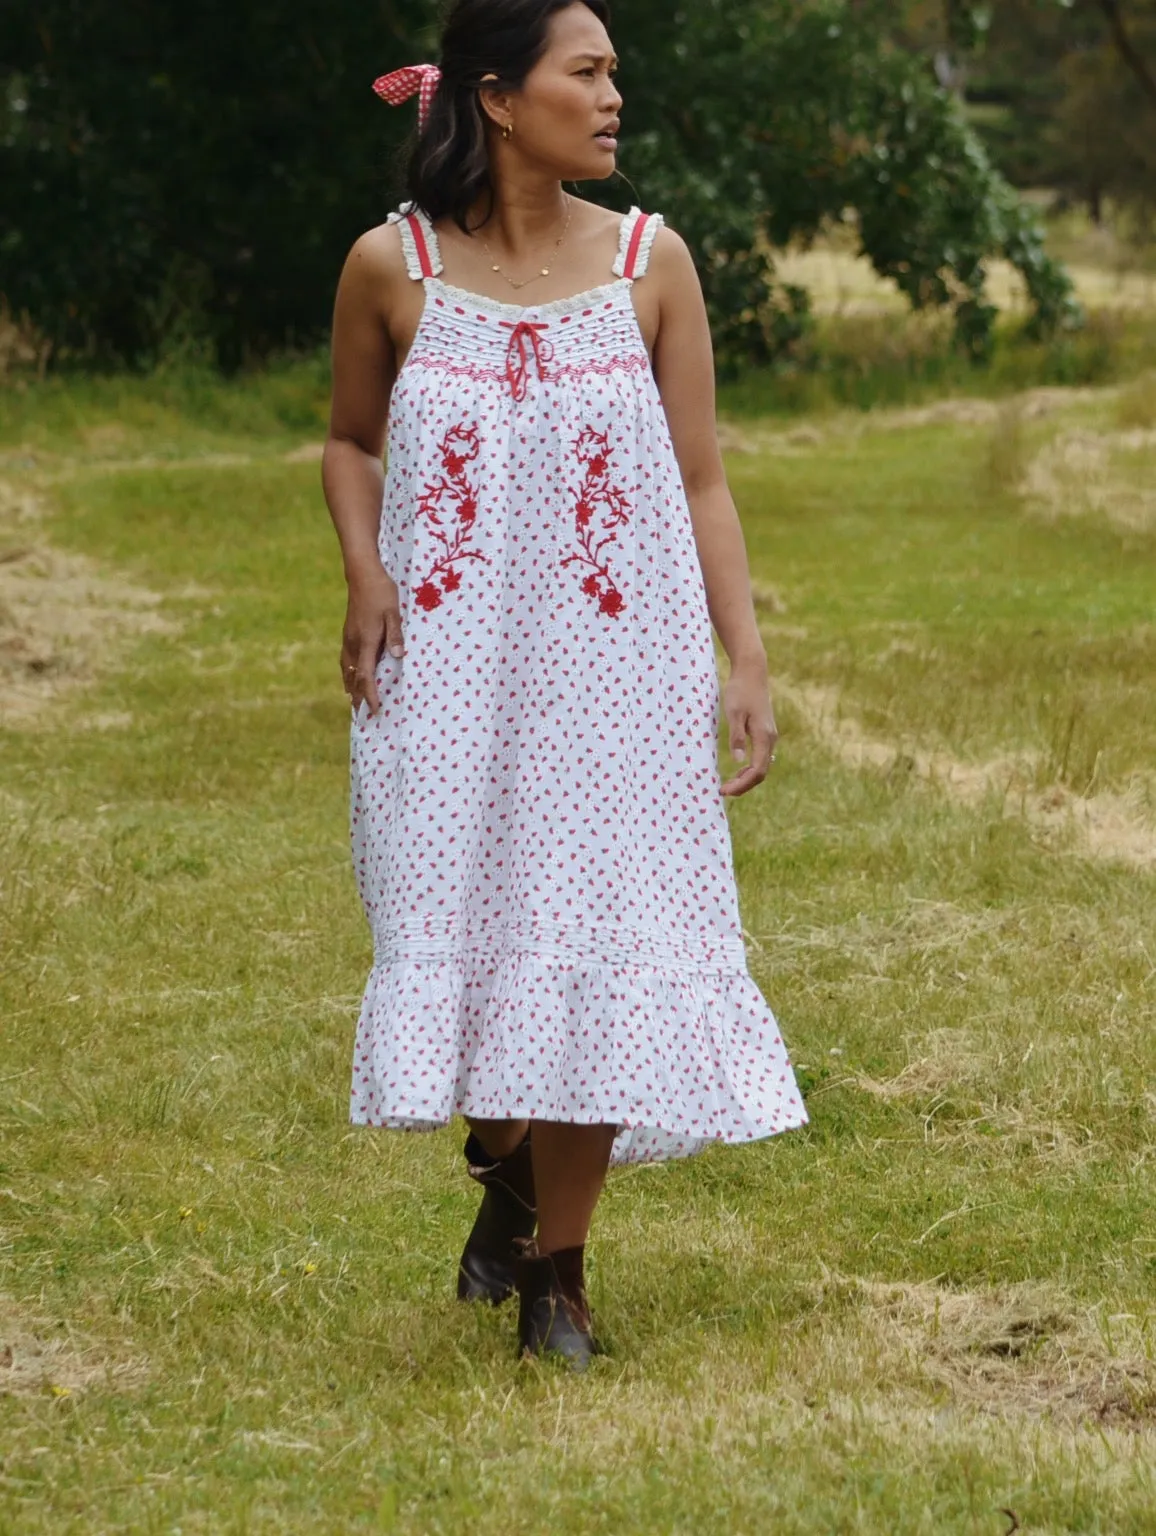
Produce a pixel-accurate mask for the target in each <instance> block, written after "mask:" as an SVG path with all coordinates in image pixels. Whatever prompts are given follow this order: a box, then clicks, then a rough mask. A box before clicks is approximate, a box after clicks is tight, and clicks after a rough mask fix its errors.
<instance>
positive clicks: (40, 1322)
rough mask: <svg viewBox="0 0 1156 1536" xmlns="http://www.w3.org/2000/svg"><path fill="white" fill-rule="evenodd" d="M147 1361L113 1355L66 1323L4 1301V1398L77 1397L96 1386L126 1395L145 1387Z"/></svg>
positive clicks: (0, 1342) (0, 1332) (0, 1366)
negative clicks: (141, 1386) (53, 1320)
mask: <svg viewBox="0 0 1156 1536" xmlns="http://www.w3.org/2000/svg"><path fill="white" fill-rule="evenodd" d="M145 1371H146V1367H145V1362H144V1361H143V1360H141V1359H139V1358H130V1357H128V1356H123V1355H117V1354H115V1353H111V1352H110V1351H109V1350H108V1349H107V1348H105V1347H103V1346H101V1345H98V1344H96V1343H95V1342H94V1341H93V1340H91V1339H88V1338H86V1337H84V1336H83V1335H82V1334H80V1333H78V1332H77V1331H76V1330H75V1329H73V1328H72V1327H71V1326H70V1325H69V1324H68V1323H66V1322H55V1323H53V1322H49V1321H48V1320H47V1319H45V1318H42V1317H37V1316H35V1315H34V1314H33V1313H32V1312H31V1311H30V1310H29V1309H28V1308H26V1307H22V1306H20V1305H19V1304H18V1303H17V1302H15V1301H13V1300H12V1299H11V1298H10V1297H6V1296H0V1396H2V1395H4V1394H9V1395H11V1396H13V1397H38V1396H41V1395H43V1394H45V1393H48V1394H50V1395H51V1396H53V1397H59V1398H65V1397H74V1396H76V1395H77V1394H79V1393H81V1392H84V1391H87V1390H88V1389H90V1388H93V1387H103V1388H105V1389H111V1390H113V1391H117V1392H126V1391H131V1390H133V1389H135V1388H136V1387H138V1386H140V1384H141V1382H142V1381H143V1380H144V1377H145Z"/></svg>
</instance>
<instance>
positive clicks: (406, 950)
mask: <svg viewBox="0 0 1156 1536" xmlns="http://www.w3.org/2000/svg"><path fill="white" fill-rule="evenodd" d="M389 222H391V223H396V224H398V226H399V232H400V234H401V238H402V243H403V248H404V251H405V258H406V266H407V270H408V272H409V275H410V276H411V277H412V278H414V279H415V280H417V281H421V282H423V283H424V285H425V303H424V310H423V313H422V317H421V322H420V324H419V326H418V330H417V334H416V336H415V338H414V342H413V345H412V348H411V350H410V352H409V354H408V355H407V357H406V359H405V362H404V364H403V366H402V368H401V370H400V372H399V374H398V377H397V380H396V382H395V384H394V388H393V394H392V398H391V401H390V408H389V426H388V467H387V473H386V480H385V492H384V497H383V503H382V510H381V524H380V535H379V544H378V547H379V552H380V556H381V560H382V564H383V565H384V567H385V569H386V570H387V571H388V573H389V574H390V576H391V577H392V578H393V580H394V581H395V582H396V583H397V585H398V588H399V590H400V593H401V603H402V625H403V631H404V636H405V648H406V653H405V656H404V657H402V658H395V657H393V656H391V655H389V653H388V652H385V653H384V654H383V655H382V657H381V660H380V663H379V665H378V668H377V683H378V688H379V690H380V694H381V699H382V709H381V712H380V714H378V715H377V716H372V715H370V713H369V710H368V707H367V706H365V705H364V704H362V705H361V706H359V708H358V710H357V711H356V712H355V713H354V714H353V718H352V736H351V791H352V794H351V808H350V832H351V842H352V849H353V859H354V868H355V872H356V877H357V883H358V889H359V892H360V896H361V900H362V903H363V905H364V908H365V911H366V914H367V916H368V918H369V922H370V926H371V928H372V932H373V942H374V964H373V968H372V970H371V972H370V975H369V979H368V981H367V984H366V987H365V992H364V997H363V1000H362V1005H361V1012H360V1018H359V1021H358V1027H357V1034H356V1043H355V1048H354V1062H353V1090H352V1102H351V1109H350V1118H351V1120H352V1121H353V1122H354V1123H355V1124H362V1125H373V1126H387V1127H392V1128H405V1129H415V1130H431V1129H434V1128H435V1127H438V1126H442V1125H445V1124H446V1123H447V1122H448V1121H449V1119H450V1118H451V1116H453V1115H454V1114H463V1115H469V1116H475V1117H478V1118H482V1119H505V1118H523V1117H529V1118H530V1119H531V1120H533V1119H545V1120H559V1121H567V1122H572V1123H579V1124H594V1123H602V1124H613V1125H615V1126H617V1127H618V1133H617V1135H616V1137H615V1140H614V1145H613V1150H612V1153H611V1162H612V1163H613V1164H622V1163H635V1162H650V1161H656V1160H658V1159H662V1158H668V1157H678V1156H684V1155H687V1154H690V1153H693V1152H696V1151H698V1150H699V1149H700V1148H702V1147H703V1146H705V1145H706V1144H707V1143H708V1142H712V1141H724V1142H745V1141H751V1140H754V1139H756V1138H760V1137H765V1136H770V1135H773V1134H774V1133H776V1132H778V1131H784V1130H787V1129H789V1128H790V1127H792V1126H798V1125H801V1124H803V1123H805V1121H806V1119H807V1116H806V1113H805V1111H804V1108H803V1105H802V1102H801V1100H800V1095H799V1092H798V1088H797V1086H796V1083H795V1079H794V1075H793V1073H792V1070H791V1066H790V1063H789V1061H788V1058H787V1053H786V1049H785V1047H784V1045H783V1042H782V1039H781V1038H780V1035H779V1029H778V1026H777V1024H776V1023H775V1019H774V1016H773V1014H772V1013H771V1010H770V1008H769V1007H768V1005H767V1003H766V1001H765V999H764V998H763V996H762V993H761V992H760V990H759V988H758V987H757V985H756V984H755V982H754V980H753V978H752V977H751V975H750V973H749V971H748V969H747V962H746V952H745V949H744V944H743V936H742V928H741V925H740V919H739V910H738V900H737V891H736V887H735V879H734V870H733V862H732V849H731V842H730V828H729V823H728V821H727V815H726V809H725V800H724V797H723V796H722V795H721V794H720V792H719V787H720V784H721V782H722V781H721V777H720V773H719V768H718V759H717V741H718V736H717V731H718V711H719V680H718V672H717V669H716V663H715V654H714V648H713V642H712V635H711V625H710V619H709V615H708V612H707V604H706V592H705V587H704V584H703V579H702V572H701V568H700V565H699V561H698V555H697V550H696V546H695V541H694V536H693V530H692V526H691V520H690V511H689V507H688V504H687V499H686V495H685V491H684V487H683V483H682V477H681V474H680V471H679V467H678V463H677V460H676V458H675V455H674V450H673V446H672V443H671V438H670V434H669V430H668V426H667V422H666V415H665V412H664V410H663V408H662V403H661V400H660V398H659V394H658V388H657V385H656V383H655V379H654V375H653V373H652V371H651V366H650V361H649V358H648V356H647V352H646V346H645V343H644V341H643V338H642V334H641V332H640V330H639V327H638V322H637V319H636V316H635V311H634V306H633V303H632V300H631V286H632V283H634V282H636V281H638V280H639V279H640V278H641V277H642V276H643V275H644V273H645V272H646V266H647V259H648V256H649V253H650V247H651V244H652V242H653V239H654V235H655V232H656V230H657V228H658V226H659V225H660V224H661V222H662V218H661V215H659V214H649V215H648V214H644V213H642V212H641V211H640V210H639V209H638V208H632V209H631V211H630V212H629V213H628V214H627V215H625V216H624V218H623V220H622V226H621V235H620V241H619V248H618V254H617V257H616V259H615V261H614V264H613V269H612V270H613V272H614V274H615V276H616V280H615V281H613V282H610V281H608V282H607V283H606V284H604V285H603V286H601V287H597V288H593V289H590V290H589V291H588V292H585V293H580V294H576V295H575V296H574V297H573V298H569V299H562V300H559V301H557V302H554V303H546V304H532V305H528V306H519V305H513V304H504V303H502V302H500V301H498V300H495V299H490V298H485V297H483V296H480V295H478V294H475V293H469V292H465V291H463V290H461V289H458V288H454V287H451V286H450V285H449V284H447V283H445V282H443V281H442V280H441V279H440V278H439V276H438V273H440V272H441V271H442V262H441V257H440V253H439V251H438V242H437V238H436V235H435V232H434V229H433V226H432V224H431V222H430V220H429V219H428V218H427V217H426V216H425V214H424V213H423V212H422V211H421V210H420V209H418V208H416V207H415V206H414V205H413V204H405V205H403V206H402V207H401V208H399V209H398V210H397V211H395V212H394V213H391V214H390V215H389Z"/></svg>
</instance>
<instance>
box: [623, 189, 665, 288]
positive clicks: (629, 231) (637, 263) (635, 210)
mask: <svg viewBox="0 0 1156 1536" xmlns="http://www.w3.org/2000/svg"><path fill="white" fill-rule="evenodd" d="M643 217H644V215H643V212H642V209H641V208H639V207H638V205H637V203H636V204H634V206H633V207H632V208H631V210H630V212H629V213H628V214H626V215H625V216H624V217H623V220H622V224H621V227H620V228H619V231H618V255H617V256H615V258H614V265H613V267H612V268H611V271H613V272H616V273H617V274H618V276H619V277H621V276H622V274H623V273H624V272H625V271H626V253H627V251H628V250H629V249H630V241H631V238H632V236H633V234H634V226H635V225H636V224H637V223H638V221H639V219H641V218H643ZM645 217H646V228H645V229H644V230H643V231H642V239H641V240H640V241H639V243H638V254H637V256H636V257H635V259H634V277H635V278H639V277H645V276H646V265H647V262H649V260H650V247H651V246H652V245H653V244H654V237H655V235H656V234H657V233H658V229H659V226H660V225H661V224H662V223H663V218H662V214H661V213H652V214H649V215H646V216H645Z"/></svg>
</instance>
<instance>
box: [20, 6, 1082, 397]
mask: <svg viewBox="0 0 1156 1536" xmlns="http://www.w3.org/2000/svg"><path fill="white" fill-rule="evenodd" d="M892 12H893V7H891V6H890V5H888V4H884V3H883V0H728V3H726V4H724V3H722V0H695V3H694V4H693V5H690V4H687V5H686V6H685V8H682V9H679V8H676V9H674V10H673V11H672V10H671V9H670V6H669V4H668V3H666V0H661V3H660V0H633V3H632V5H631V7H630V9H629V12H628V13H627V12H624V13H623V15H622V17H621V18H620V20H619V22H618V24H617V25H616V27H615V39H616V44H617V46H618V48H619V51H620V53H621V54H622V56H623V66H624V67H623V72H622V76H621V83H622V85H623V89H624V95H625V97H626V100H627V105H626V108H625V111H624V114H623V123H624V126H623V136H622V144H623V152H622V163H623V165H624V167H625V168H626V170H627V171H628V173H629V175H630V178H631V181H632V182H633V183H634V186H635V187H637V188H638V193H637V195H638V196H639V197H640V199H641V200H642V201H644V202H646V203H647V204H649V205H650V206H652V207H659V208H662V209H663V211H664V212H665V213H666V214H667V215H668V217H669V218H670V220H671V222H672V223H673V224H675V225H676V227H678V228H680V229H681V230H682V231H683V233H684V234H685V235H686V236H687V238H688V240H689V242H690V244H691V246H692V248H693V249H694V250H695V252H696V255H697V258H698V260H699V263H700V270H701V271H702V274H703V280H704V286H705V289H706V292H707V297H708V301H709V304H710V308H711V314H712V320H713V323H714V327H715V333H716V339H717V342H718V346H719V356H720V361H721V362H722V364H723V366H724V367H728V366H731V365H734V364H737V363H739V362H741V361H748V360H754V361H765V360H767V359H769V358H772V357H774V356H775V355H777V353H778V352H779V351H780V349H781V348H782V347H783V346H784V345H786V344H788V343H789V342H790V339H791V338H792V336H794V335H795V334H797V332H798V329H799V327H800V325H801V324H802V316H803V312H804V310H805V299H804V296H803V295H801V294H800V293H799V292H798V291H797V290H787V289H782V288H780V287H778V286H777V285H776V282H775V276H774V265H773V260H772V257H771V255H770V252H769V249H768V242H770V243H772V244H774V243H781V242H784V241H786V240H788V239H789V238H791V237H793V236H796V235H801V236H804V237H806V236H808V235H811V234H814V233H815V232H816V231H817V230H818V229H820V228H821V226H822V224H823V223H824V221H825V220H827V219H830V218H841V217H843V216H844V214H845V212H846V210H853V211H854V214H855V216H856V218H857V222H858V227H859V228H860V230H861V233H862V241H863V248H864V250H865V251H866V253H867V254H868V255H869V256H870V257H871V259H872V260H873V261H874V262H875V264H876V266H877V267H878V269H879V270H880V271H881V272H884V273H887V274H888V275H890V276H893V277H894V278H895V280H896V281H897V282H898V283H899V285H900V287H901V288H902V289H903V290H904V292H905V293H907V294H908V295H909V297H910V298H911V300H912V302H913V303H915V304H941V305H947V306H949V307H950V308H951V309H952V310H953V311H954V313H955V315H956V319H957V323H958V329H959V334H960V336H961V338H962V339H963V341H964V342H965V344H966V345H967V346H968V347H969V348H970V349H971V350H972V351H973V352H975V353H976V354H977V355H982V353H983V351H984V349H985V346H986V343H987V339H988V336H989V334H990V325H991V320H992V316H993V311H992V308H991V305H990V304H989V303H988V301H987V299H986V297H985V294H984V265H985V261H986V259H987V257H989V256H990V255H993V254H1003V255H1006V256H1008V257H1009V258H1010V259H1011V260H1012V261H1013V262H1015V263H1016V265H1017V266H1019V267H1020V269H1021V270H1022V271H1023V273H1024V275H1025V278H1026V279H1027V283H1028V288H1029V291H1030V293H1031V295H1032V297H1033V299H1034V301H1035V305H1036V319H1037V323H1038V324H1039V325H1040V326H1041V327H1046V326H1051V325H1056V324H1062V323H1064V322H1065V321H1067V320H1069V319H1070V318H1072V317H1073V315H1074V309H1073V306H1072V303H1071V297H1070V290H1069V288H1068V285H1067V281H1066V279H1065V277H1064V275H1063V273H1062V272H1061V271H1060V270H1059V269H1058V268H1057V267H1056V266H1055V265H1054V264H1053V263H1051V262H1050V261H1048V260H1047V258H1046V257H1045V255H1044V253H1043V249H1042V245H1041V243H1040V239H1039V235H1038V232H1037V231H1036V229H1035V227H1034V225H1033V224H1032V222H1031V220H1030V218H1029V217H1028V216H1027V215H1026V214H1025V213H1024V211H1023V210H1022V209H1021V208H1020V206H1019V204H1018V202H1017V200H1016V197H1015V195H1014V193H1013V192H1012V191H1011V189H1010V187H1009V186H1008V185H1007V183H1006V182H1005V181H1004V180H1002V179H1001V177H1000V176H999V175H998V174H997V173H996V172H995V170H994V169H993V167H992V165H991V164H990V163H989V161H988V159H987V156H986V155H985V153H984V151H983V149H982V147H981V145H980V143H979V141H978V139H977V138H976V136H975V134H974V133H973V132H972V130H971V129H970V128H969V126H968V124H967V122H966V120H965V119H964V116H963V114H962V112H961V110H960V107H959V103H958V101H957V99H956V97H955V95H954V94H953V92H952V91H951V90H949V89H945V88H944V87H943V86H942V85H941V84H940V83H939V82H938V81H937V79H936V77H935V74H934V71H933V69H931V68H930V67H929V66H928V64H927V62H926V60H924V59H923V58H921V57H919V56H917V55H916V54H913V53H912V52H910V51H905V50H903V49H901V48H897V47H895V46H894V45H893V42H892V38H891V31H892V19H893V18H892ZM435 41H436V18H435V15H434V11H433V7H432V5H431V4H430V3H428V0H376V3H375V4H370V5H364V4H359V5H356V6H355V5H353V4H352V3H350V0H334V3H332V4H331V5H329V6H328V7H326V9H325V11H324V13H322V12H320V11H319V10H318V9H317V8H316V6H310V5H305V4H302V3H300V0H279V3H277V4H273V3H272V0H247V3H243V4H237V3H235V0H234V3H232V4H225V3H224V0H203V3H202V4H201V5H199V6H196V7H175V6H165V5H157V4H155V3H146V0H115V3H114V0H86V3H85V4H84V5H83V6H82V5H79V4H77V3H76V0H8V5H7V6H6V7H5V9H4V12H3V17H2V20H0V81H2V82H3V93H2V94H0V103H3V104H4V105H2V106H0V112H2V113H3V116H2V117H0V187H2V188H3V194H2V195H3V199H4V208H3V220H2V223H0V293H3V294H5V295H6V296H7V298H8V299H9V301H10V302H11V303H12V304H13V306H14V307H17V308H27V309H28V310H29V311H30V312H31V313H32V315H33V316H34V317H35V319H36V320H37V321H38V322H39V324H40V325H41V326H43V327H44V328H46V329H47V330H48V332H49V333H50V334H51V335H52V337H53V338H54V339H55V340H56V341H57V343H58V344H61V345H64V346H67V347H70V348H72V349H74V350H76V351H88V352H90V353H91V354H93V355H94V356H98V357H100V358H103V359H112V360H116V359H121V360H136V359H143V360H147V359H148V358H149V357H150V356H153V355H155V353H156V350H157V348H158V346H160V345H161V343H162V341H164V340H166V339H167V341H168V342H169V344H170V345H171V344H172V342H173V338H174V337H175V338H177V339H180V338H181V337H182V336H183V337H185V338H186V339H188V340H189V341H190V342H192V343H203V344H204V345H205V347H207V348H208V349H209V350H210V351H211V353H212V355H213V356H215V357H216V358H217V359H218V360H219V361H220V362H221V363H222V364H224V365H225V366H234V365H236V364H237V363H238V362H240V361H242V360H243V359H244V358H245V357H246V356H248V355H252V354H261V353H263V352H265V351H267V350H268V349H270V348H272V347H276V346H280V345H284V344H287V343H312V342H315V341H317V340H318V339H320V338H321V337H323V336H324V335H325V332H326V329H327V326H328V321H329V315H330V306H331V301H332V292H333V286H334V282H335V278H336V273H337V270H338V266H339V263H340V260H341V257H342V254H343V253H344V251H345V249H346V248H347V246H348V244H349V243H350V242H351V240H352V239H353V238H354V237H355V236H356V234H357V233H358V232H359V231H360V230H361V229H364V228H365V227H366V226H367V225H369V224H372V223H376V222H378V221H379V220H380V219H381V218H382V216H383V215H384V212H385V211H386V208H387V207H388V206H389V205H390V203H391V202H392V200H393V198H394V196H395V195H396V191H397V188H396V184H395V185H394V186H390V185H389V177H388V174H387V173H388V170H389V168H390V167H391V166H396V163H397V155H398V150H399V147H400V145H401V143H402V140H403V137H404V135H405V134H406V133H407V131H408V128H409V125H410V124H412V121H413V118H412V114H410V113H407V112H398V113H390V112H388V111H385V110H384V109H383V108H382V106H381V104H380V102H378V101H377V100H376V98H375V97H374V96H373V95H372V93H371V91H370V89H369V85H370V81H371V80H372V78H373V76H374V75H375V74H377V73H378V72H380V71H381V70H383V69H386V68H389V67H392V66H394V65H396V64H399V63H403V62H408V61H410V60H413V59H417V58H422V57H428V56H430V55H431V53H432V49H433V46H434V43H435ZM583 191H584V192H585V193H586V194H587V195H593V196H597V197H600V198H603V199H605V200H606V201H607V202H608V203H609V204H611V205H612V206H622V205H624V204H625V203H626V202H627V201H629V200H630V199H631V198H632V197H633V196H635V195H636V194H635V192H634V190H633V188H632V187H630V186H628V185H627V184H626V183H625V182H620V181H617V180H612V181H611V182H609V183H595V184H591V185H589V186H587V187H585V188H583Z"/></svg>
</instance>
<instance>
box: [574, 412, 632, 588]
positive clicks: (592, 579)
mask: <svg viewBox="0 0 1156 1536" xmlns="http://www.w3.org/2000/svg"><path fill="white" fill-rule="evenodd" d="M574 452H575V454H576V455H577V457H578V459H579V460H580V461H581V462H582V463H583V464H584V465H585V467H586V473H585V475H584V476H583V478H582V484H581V486H580V487H579V489H578V492H577V499H576V501H575V505H574V536H575V539H576V540H577V543H578V548H577V549H576V550H574V551H573V552H572V553H571V554H568V555H566V556H565V558H564V559H563V561H562V564H563V565H572V564H577V565H578V566H579V568H585V570H586V572H587V574H586V575H585V576H584V577H583V578H582V591H583V592H584V593H585V594H586V596H587V597H592V598H595V599H597V602H598V607H599V610H600V612H602V613H606V614H609V615H610V617H611V618H616V617H617V616H618V614H620V613H621V612H622V610H623V609H624V608H625V607H626V601H625V599H624V598H623V596H622V593H621V592H620V591H619V590H618V587H617V586H616V584H615V581H614V577H613V576H612V575H611V574H610V566H609V564H608V562H607V560H606V558H605V557H604V554H603V551H604V550H605V549H606V548H607V546H608V545H610V544H614V543H617V540H618V535H617V534H616V533H615V532H614V529H615V528H617V527H619V526H620V525H621V524H622V523H625V522H628V521H629V518H630V513H631V511H632V507H631V504H630V502H629V501H627V499H626V496H625V495H624V494H623V492H622V490H621V489H620V488H619V487H618V486H615V485H611V483H610V467H609V466H610V455H611V453H612V452H613V449H612V448H611V447H610V445H609V441H608V434H607V433H605V432H597V431H595V429H594V428H593V427H589V426H587V427H583V428H582V431H581V432H580V433H579V434H578V438H577V440H576V442H575V444H574Z"/></svg>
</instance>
